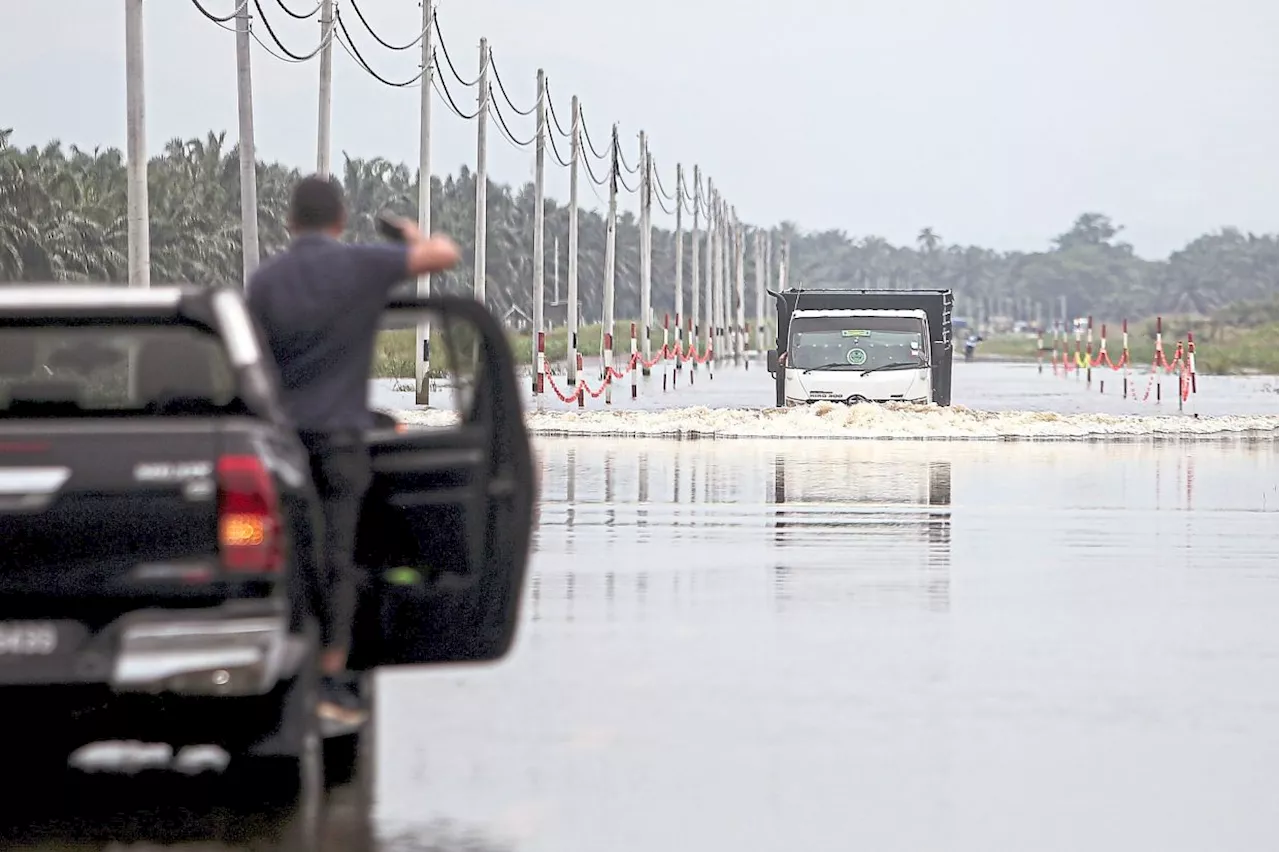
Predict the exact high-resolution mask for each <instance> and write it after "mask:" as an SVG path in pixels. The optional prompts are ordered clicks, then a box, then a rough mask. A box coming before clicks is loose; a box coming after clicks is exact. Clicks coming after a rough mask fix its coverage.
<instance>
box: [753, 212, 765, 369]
mask: <svg viewBox="0 0 1280 852" xmlns="http://www.w3.org/2000/svg"><path fill="white" fill-rule="evenodd" d="M764 237H765V232H764V231H763V230H761V229H760V228H756V229H755V230H754V231H752V232H751V262H752V265H754V266H755V268H756V353H757V354H758V353H761V352H763V351H764Z"/></svg>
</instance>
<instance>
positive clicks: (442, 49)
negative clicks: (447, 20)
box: [424, 0, 480, 89]
mask: <svg viewBox="0 0 1280 852" xmlns="http://www.w3.org/2000/svg"><path fill="white" fill-rule="evenodd" d="M424 2H425V0H424ZM431 23H432V24H434V25H435V28H436V38H437V39H438V40H439V44H440V52H441V53H443V54H444V61H445V64H447V65H448V66H449V70H450V71H451V72H453V76H454V79H456V80H457V81H458V82H459V83H461V84H462V85H463V86H464V87H465V88H468V89H469V88H471V87H472V86H474V85H476V84H477V83H479V82H480V77H479V75H477V76H476V78H475V79H474V80H471V81H468V80H466V79H465V78H463V76H462V75H461V74H459V73H458V69H457V67H456V66H455V65H454V64H453V57H452V56H450V55H449V48H448V47H447V46H446V45H445V43H444V33H442V32H441V31H440V16H439V15H438V14H436V12H434V11H432V13H431Z"/></svg>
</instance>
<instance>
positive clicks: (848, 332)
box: [840, 328, 871, 337]
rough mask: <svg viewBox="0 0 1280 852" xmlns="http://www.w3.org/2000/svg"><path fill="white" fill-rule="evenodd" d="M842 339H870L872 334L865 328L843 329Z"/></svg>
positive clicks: (841, 332)
mask: <svg viewBox="0 0 1280 852" xmlns="http://www.w3.org/2000/svg"><path fill="white" fill-rule="evenodd" d="M840 336H841V337H870V336H871V332H870V331H868V330H867V329H865V328H843V329H841V330H840Z"/></svg>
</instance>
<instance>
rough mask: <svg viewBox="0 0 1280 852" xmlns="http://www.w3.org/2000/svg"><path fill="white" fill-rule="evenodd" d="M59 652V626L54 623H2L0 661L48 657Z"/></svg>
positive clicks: (0, 622)
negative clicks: (14, 658) (7, 658)
mask: <svg viewBox="0 0 1280 852" xmlns="http://www.w3.org/2000/svg"><path fill="white" fill-rule="evenodd" d="M57 650H58V625H57V624H56V623H55V622H52V621H0V659H3V658H5V657H9V658H13V657H46V656H48V655H50V654H52V653H54V652H56V651H57Z"/></svg>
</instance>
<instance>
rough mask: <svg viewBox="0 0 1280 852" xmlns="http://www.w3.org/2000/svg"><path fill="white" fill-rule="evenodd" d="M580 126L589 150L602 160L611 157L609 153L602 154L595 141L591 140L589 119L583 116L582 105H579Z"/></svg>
mask: <svg viewBox="0 0 1280 852" xmlns="http://www.w3.org/2000/svg"><path fill="white" fill-rule="evenodd" d="M578 128H579V129H580V130H581V131H582V138H583V139H584V140H586V143H587V150H589V151H590V152H591V153H593V154H595V155H596V157H598V158H599V159H601V160H607V159H609V157H608V155H607V154H601V153H600V151H599V150H597V149H596V145H595V143H594V142H592V141H591V134H590V133H588V132H587V120H586V119H585V118H583V116H582V107H578Z"/></svg>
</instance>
